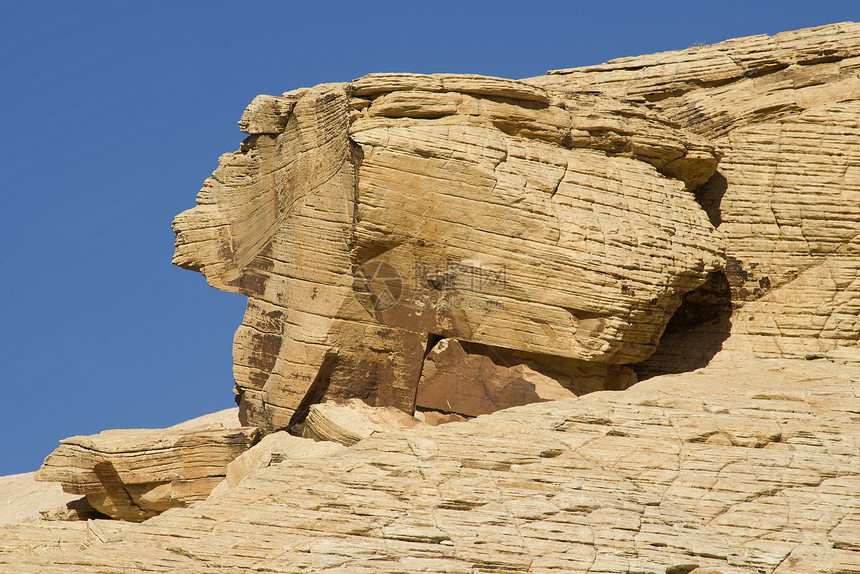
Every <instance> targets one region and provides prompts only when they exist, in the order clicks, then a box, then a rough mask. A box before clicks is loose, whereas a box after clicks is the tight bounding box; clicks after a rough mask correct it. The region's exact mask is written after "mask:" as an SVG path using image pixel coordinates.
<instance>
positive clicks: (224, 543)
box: [0, 359, 860, 574]
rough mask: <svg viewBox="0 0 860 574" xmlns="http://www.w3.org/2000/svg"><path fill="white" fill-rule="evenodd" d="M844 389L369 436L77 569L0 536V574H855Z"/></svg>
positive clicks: (759, 370) (635, 400)
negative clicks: (696, 572)
mask: <svg viewBox="0 0 860 574" xmlns="http://www.w3.org/2000/svg"><path fill="white" fill-rule="evenodd" d="M858 387H860V367H858V366H846V365H839V364H834V363H832V362H829V361H825V360H817V361H803V360H793V361H792V360H761V359H759V360H753V361H750V362H747V363H738V362H732V363H728V364H724V365H720V364H715V365H712V366H711V367H709V368H707V369H704V370H702V371H698V372H695V373H686V374H682V375H666V376H661V377H655V378H652V379H649V380H647V381H644V382H641V383H639V384H637V385H635V386H634V387H632V388H630V389H628V390H626V391H621V392H597V393H591V394H589V395H586V396H584V397H579V398H576V399H568V400H563V401H554V402H544V403H535V404H531V405H526V406H523V407H517V408H513V409H508V410H505V411H500V412H496V413H493V414H491V415H485V416H481V417H478V418H476V419H474V420H472V421H469V422H466V423H459V424H451V425H442V426H438V427H431V426H421V427H416V428H414V429H412V430H408V431H399V432H393V433H385V434H379V435H375V436H373V437H371V438H369V439H367V440H364V441H362V442H360V443H358V444H357V445H355V446H353V447H351V448H348V449H346V448H344V449H343V450H342V451H341V453H342V454H336V455H331V456H328V457H312V458H300V459H289V458H287V459H285V460H283V462H280V463H276V464H271V465H269V466H268V467H266V468H264V469H262V470H260V471H258V472H256V473H254V474H252V475H251V476H248V477H247V478H245V479H244V480H243V481H242V482H241V484H239V485H238V486H236V487H234V488H232V489H230V490H228V491H227V492H225V493H224V494H222V495H221V496H218V497H213V498H210V499H208V500H206V501H203V502H199V503H196V504H194V505H193V506H191V507H189V508H177V509H172V510H170V511H168V512H165V513H163V514H162V515H160V516H157V517H155V518H152V519H150V520H148V521H146V522H145V523H143V524H137V525H132V526H130V527H128V528H126V529H125V530H123V531H121V532H117V533H114V534H112V535H111V536H109V537H108V540H107V541H106V542H104V543H101V544H98V543H96V544H93V545H92V546H91V547H90V548H88V549H87V550H85V551H81V552H74V551H66V552H64V551H63V549H62V548H59V549H57V548H55V549H53V550H48V549H46V548H42V549H41V550H40V551H39V552H30V551H28V550H27V549H28V548H32V545H31V546H28V542H27V540H43V539H44V532H40V531H38V530H36V529H35V528H34V527H32V526H31V527H29V529H27V528H23V527H21V526H18V527H4V528H0V540H10V538H11V537H16V538H17V540H18V542H17V546H15V545H11V544H10V545H8V546H6V547H4V546H3V545H2V544H0V572H9V573H14V574H26V573H30V572H33V573H35V572H38V573H40V574H49V573H52V572H58V573H59V572H69V571H74V572H77V573H80V574H86V573H88V572H92V573H95V572H99V573H105V572H123V571H129V570H133V571H135V572H164V571H182V572H198V573H213V574H214V573H216V572H218V573H222V572H256V571H277V572H284V573H287V572H296V573H298V572H315V573H325V572H330V573H334V572H338V573H342V574H370V573H371V572H372V573H386V572H438V573H446V574H451V573H472V572H493V571H496V572H531V573H542V572H592V573H597V572H604V573H613V574H614V573H617V572H643V573H648V574H664V573H665V572H689V571H691V570H693V569H694V568H696V567H698V568H700V570H699V571H700V572H720V573H723V574H741V573H743V574H758V573H760V572H766V573H769V574H803V573H812V572H822V573H823V572H857V571H860V536H858V535H860V528H858V522H857V517H858V516H860V498H858V496H857V492H858V490H860V473H858V467H857V460H858V457H860V451H858V445H860V424H858V423H860V420H858V414H857V413H858V412H860V402H858V396H857V391H856V390H857V388H858ZM297 440H301V439H297ZM52 524H54V523H52ZM78 535H79V539H80V538H83V536H82V533H80V531H78ZM27 536H31V537H32V538H29V539H28V538H27ZM39 536H41V538H39ZM55 536H57V537H58V541H59V540H69V539H70V536H69V535H68V534H66V535H64V536H66V538H64V539H60V538H59V537H60V534H56V535H55ZM31 544H32V543H31ZM65 544H66V545H67V546H66V548H68V547H69V546H70V545H71V544H70V543H69V542H66V543H65Z"/></svg>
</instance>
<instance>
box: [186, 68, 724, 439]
mask: <svg viewBox="0 0 860 574" xmlns="http://www.w3.org/2000/svg"><path fill="white" fill-rule="evenodd" d="M240 125H241V127H242V128H243V129H244V130H245V131H246V132H248V133H249V134H251V135H250V137H249V138H247V139H246V140H245V142H244V143H243V144H242V147H241V149H240V150H239V151H238V152H236V153H233V154H227V155H224V156H222V157H221V158H220V160H219V167H218V169H217V170H216V171H215V173H214V174H213V175H212V177H211V178H209V179H208V180H207V181H206V183H205V185H204V187H203V189H202V190H201V192H200V194H199V195H198V197H197V202H198V206H197V207H195V208H194V209H191V210H189V211H186V212H184V213H182V214H180V215H179V216H178V217H177V218H176V220H175V222H174V229H175V231H176V233H177V239H176V253H175V256H174V263H176V264H177V265H180V266H183V267H186V268H189V269H195V270H199V271H201V272H202V273H203V274H204V275H205V276H206V278H207V280H208V282H209V283H210V284H211V285H213V286H215V287H218V288H219V289H224V290H227V291H234V292H238V293H242V294H245V295H247V296H248V298H249V299H248V308H247V312H246V314H245V319H244V321H243V324H242V326H241V327H240V328H239V330H238V331H237V333H236V338H235V343H234V362H235V368H234V375H235V380H236V392H237V395H238V400H239V404H240V409H241V416H242V421H243V423H245V424H250V425H256V426H259V427H262V428H264V429H266V430H276V429H282V428H288V427H290V426H291V425H294V424H297V423H299V422H301V420H302V419H303V418H304V417H305V416H306V414H307V412H308V407H309V405H311V404H314V403H317V402H320V401H322V400H325V399H333V398H335V399H336V398H361V399H363V400H364V401H366V402H367V403H369V404H370V405H376V406H394V407H397V408H399V409H401V410H403V411H405V412H408V413H412V412H413V411H414V408H415V396H416V389H417V386H418V383H419V378H420V376H421V370H422V365H423V363H424V356H425V354H426V352H427V351H428V349H429V347H431V346H432V344H433V343H434V342H435V341H437V340H438V339H439V338H441V337H447V338H452V339H455V340H462V341H470V342H474V343H480V344H484V345H487V346H490V347H493V348H494V349H495V352H496V353H497V354H498V355H500V356H506V355H507V354H508V353H510V352H511V351H519V352H525V353H528V354H531V355H534V356H547V357H555V358H564V359H568V361H567V364H568V365H570V366H572V367H573V368H572V369H571V370H570V371H569V372H568V373H565V375H566V377H567V379H568V380H571V382H572V388H571V390H573V391H574V392H575V390H576V388H577V387H580V386H583V384H584V382H583V381H577V380H575V379H576V378H577V376H579V375H584V379H587V380H594V379H599V378H600V377H601V376H605V375H606V373H607V372H608V371H612V370H613V368H614V367H616V366H618V365H622V364H626V363H635V362H638V361H641V360H643V359H645V358H647V357H648V356H649V355H650V354H651V353H652V352H653V351H654V349H655V348H656V345H657V342H658V340H659V337H660V335H661V333H662V332H663V329H664V327H665V325H666V323H667V322H668V320H669V318H670V317H671V316H672V314H673V313H674V312H675V310H676V308H677V307H678V305H679V304H680V302H681V298H682V296H683V295H684V293H686V292H688V291H690V290H692V289H694V288H696V287H697V286H699V285H700V284H701V283H702V282H704V281H705V279H706V278H707V277H708V275H709V273H712V272H715V271H717V270H719V269H722V267H723V258H722V242H721V239H720V236H719V234H718V233H716V232H715V230H714V228H713V226H712V225H711V223H710V222H709V221H708V218H707V215H706V214H705V212H704V211H703V210H702V209H701V207H700V206H699V205H698V204H697V203H696V201H695V197H694V195H693V193H692V190H693V189H695V188H697V187H698V186H700V185H701V184H702V183H704V182H705V181H707V180H708V179H709V178H710V177H711V176H712V175H713V173H714V170H715V168H716V165H717V161H718V153H717V152H716V151H715V149H714V147H713V146H712V145H711V144H709V143H708V142H707V141H706V140H705V139H703V138H701V137H699V136H696V135H694V134H692V133H690V132H687V131H684V130H682V129H680V128H678V127H677V125H676V124H674V123H672V122H670V121H668V120H667V119H665V118H664V117H663V116H662V115H660V114H658V113H655V112H653V111H651V110H649V109H648V108H646V107H644V106H640V105H636V104H633V103H628V102H624V101H621V100H620V99H615V98H611V97H605V96H596V95H594V94H590V93H587V92H579V93H572V92H556V91H551V90H545V89H543V88H539V87H534V86H531V85H528V84H525V83H523V82H518V81H514V80H504V79H500V78H488V77H483V76H457V75H432V76H424V75H417V74H375V75H370V76H366V77H364V78H360V79H358V80H355V81H354V82H351V83H342V84H325V85H321V86H317V87H315V88H312V89H306V90H300V91H296V92H289V93H287V94H285V95H284V96H283V97H273V96H261V97H259V98H257V99H255V100H254V102H253V103H252V104H251V105H250V106H249V107H248V109H247V110H246V111H245V114H244V115H243V118H242V121H241V122H240ZM598 388H604V387H603V386H602V385H598ZM514 404H516V403H514ZM500 406H509V405H500Z"/></svg>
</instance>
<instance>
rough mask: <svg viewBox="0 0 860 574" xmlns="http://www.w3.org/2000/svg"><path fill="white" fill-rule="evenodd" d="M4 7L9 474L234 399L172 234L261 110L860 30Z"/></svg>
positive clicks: (652, 15) (2, 253)
mask: <svg viewBox="0 0 860 574" xmlns="http://www.w3.org/2000/svg"><path fill="white" fill-rule="evenodd" d="M248 6H250V4H248ZM0 7H2V11H0V53H2V63H0V72H2V73H0V82H2V84H0V86H2V89H0V126H2V128H0V129H2V132H0V133H2V138H0V162H2V180H0V181H2V203H0V325H2V330H0V383H2V389H3V391H4V392H3V396H2V400H0V433H2V437H0V445H2V446H0V475H5V474H12V473H17V472H26V471H30V470H35V469H37V468H38V467H39V465H40V464H41V463H42V460H43V459H44V458H45V456H47V455H48V454H49V453H50V452H51V451H52V450H53V449H54V448H55V447H56V446H57V441H58V440H59V439H61V438H63V437H66V436H71V435H75V434H92V433H96V432H99V431H101V430H104V429H108V428H123V427H126V428H128V427H163V426H168V425H171V424H174V423H177V422H180V421H182V420H185V419H188V418H192V417H195V416H198V415H201V414H205V413H207V412H212V411H215V410H219V409H223V408H227V407H231V406H233V405H234V403H233V395H232V392H231V389H232V371H231V346H232V338H233V332H234V331H235V329H236V327H237V326H238V325H239V323H240V322H241V318H242V315H243V313H244V306H245V298H244V297H241V296H239V295H233V294H228V293H222V292H219V291H216V290H215V289H213V288H211V287H208V286H207V285H206V282H205V280H204V279H203V276H202V275H199V274H197V273H193V272H190V271H184V270H182V269H179V268H177V267H173V266H171V265H170V259H171V256H172V253H173V233H172V231H171V229H170V223H171V220H172V219H173V216H174V215H176V214H177V213H179V212H180V211H182V210H184V209H187V208H189V207H192V206H193V205H194V197H195V195H196V193H197V191H198V190H199V189H200V187H201V185H202V183H203V180H204V179H205V178H206V177H207V176H208V175H209V174H210V173H211V172H212V171H213V170H214V169H215V167H216V165H217V158H218V156H219V155H220V154H222V153H225V152H229V151H234V150H235V149H237V147H238V145H239V142H240V141H241V140H242V138H243V136H242V134H241V133H240V132H239V129H238V127H237V125H236V122H237V120H238V119H239V117H240V115H241V113H242V110H243V109H244V107H245V106H246V105H247V104H248V103H249V102H250V101H251V99H252V98H253V97H254V96H255V95H257V94H260V93H269V94H280V93H281V92H283V91H286V90H289V89H293V88H297V87H301V86H311V85H314V84H318V83H321V82H333V81H349V80H352V79H354V78H357V77H359V76H362V75H364V74H367V73H370V72H401V71H402V72H423V73H433V72H461V73H479V74H487V75H495V76H504V77H510V78H518V77H527V76H533V75H538V74H541V73H544V72H545V71H546V70H547V69H554V68H565V67H571V66H579V65H588V64H597V63H601V62H604V61H606V60H609V59H611V58H615V57H620V56H633V55H637V54H642V53H649V52H658V51H663V50H672V49H680V48H687V47H689V46H691V45H693V44H695V43H699V42H704V43H713V42H718V41H721V40H725V39H727V38H732V37H738V36H746V35H752V34H762V33H768V34H773V33H776V32H779V31H784V30H791V29H796V28H804V27H808V26H816V25H820V24H829V23H833V22H840V21H845V20H855V21H856V20H858V19H860V4H858V3H857V2H856V0H851V1H845V2H809V1H804V2H792V1H781V2H752V1H745V2H735V1H731V0H723V1H721V2H718V3H701V2H689V1H688V2H641V1H639V2H629V3H628V2H617V1H613V2H609V1H606V2H581V3H580V2H533V3H526V2H504V1H499V0H496V1H494V2H481V3H478V2H475V3H469V2H466V1H458V2H449V1H446V0H443V1H433V2H405V1H403V0H401V1H398V2H367V3H356V2H344V3H342V4H339V3H337V2H297V3H291V2H258V3H256V7H254V8H250V7H247V8H246V7H243V5H241V4H240V3H239V2H235V1H232V2H196V3H195V2H160V1H147V2H119V1H117V2H86V1H81V2H55V3H51V2H10V1H7V0H3V1H2V2H0Z"/></svg>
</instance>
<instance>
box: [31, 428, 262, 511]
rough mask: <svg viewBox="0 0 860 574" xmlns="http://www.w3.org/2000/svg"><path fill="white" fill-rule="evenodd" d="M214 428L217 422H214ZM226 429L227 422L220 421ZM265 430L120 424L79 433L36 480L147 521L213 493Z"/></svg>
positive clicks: (47, 462) (101, 508) (51, 457)
mask: <svg viewBox="0 0 860 574" xmlns="http://www.w3.org/2000/svg"><path fill="white" fill-rule="evenodd" d="M213 426H214V425H213ZM218 426H219V427H220V425H218ZM258 432H259V431H258V429H256V428H249V427H242V428H232V429H224V428H211V427H210V428H209V429H208V430H192V431H186V430H182V429H118V430H107V431H103V432H101V433H99V434H97V435H90V436H73V437H70V438H67V439H63V440H62V441H60V447H59V448H57V449H56V450H55V451H54V452H53V453H51V454H50V455H49V456H48V458H46V459H45V462H44V464H43V465H42V468H40V469H39V471H38V473H37V474H36V480H40V481H45V482H59V483H61V484H62V487H63V490H64V491H65V492H68V493H70V494H76V495H84V496H86V498H87V502H89V504H90V505H91V506H92V507H93V508H95V509H96V510H98V511H99V512H102V513H103V514H106V515H108V516H111V517H114V518H120V519H123V520H129V521H133V522H140V521H142V520H146V519H147V518H151V517H153V516H155V515H157V514H159V513H161V512H163V511H165V510H167V509H168V508H175V507H182V506H188V505H189V504H191V503H192V502H194V501H196V500H202V499H204V498H206V497H207V496H208V495H209V493H210V492H211V491H212V489H213V488H215V486H217V485H218V484H219V483H220V482H221V481H222V480H224V478H225V476H226V468H227V464H228V463H229V462H231V461H232V460H233V459H235V458H236V457H237V456H239V455H240V454H242V453H243V452H245V451H246V450H247V449H248V448H250V446H251V445H252V444H253V443H254V441H255V440H256V438H257V435H258Z"/></svg>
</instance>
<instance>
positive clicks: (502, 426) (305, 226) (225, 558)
mask: <svg viewBox="0 0 860 574" xmlns="http://www.w3.org/2000/svg"><path fill="white" fill-rule="evenodd" d="M858 122H860V25H858V24H852V23H845V24H837V25H832V26H825V27H820V28H813V29H808V30H801V31H797V32H789V33H784V34H778V35H776V36H774V37H769V36H755V37H751V38H741V39H737V40H730V41H727V42H723V43H721V44H716V45H714V46H702V47H693V48H690V49H688V50H681V51H677V52H668V53H663V54H655V55H649V56H641V57H636V58H623V59H619V60H615V61H613V62H609V63H607V64H604V65H601V66H592V67H588V68H578V69H569V70H559V71H555V72H551V73H550V74H548V75H546V76H541V77H536V78H528V79H525V80H520V81H514V80H503V79H498V78H487V77H483V76H455V75H432V76H424V75H415V74H375V75H371V76H366V77H364V78H360V79H358V80H355V81H353V82H351V83H339V84H325V85H322V86H317V87H315V88H310V89H302V90H296V91H293V92H288V93H286V94H284V95H283V96H259V97H258V98H255V100H254V101H253V102H252V103H251V105H250V106H249V107H248V109H247V110H246V111H245V113H244V115H243V116H242V119H241V121H240V126H241V128H242V129H243V131H244V132H246V133H247V134H249V137H248V138H247V139H246V140H245V142H243V144H242V147H241V149H240V150H239V151H238V152H236V153H233V154H227V155H225V156H223V157H222V158H221V160H220V166H219V168H218V169H217V170H216V171H215V173H214V174H213V176H212V177H211V178H210V179H208V180H207V181H206V183H205V185H204V188H203V190H202V191H201V192H200V195H199V196H198V206H197V207H195V208H194V209H192V210H189V211H187V212H184V213H183V214H180V215H179V216H178V217H177V218H176V220H175V222H174V228H175V230H176V232H177V246H176V254H175V257H174V262H175V263H177V264H179V265H181V266H183V267H187V268H191V269H196V270H199V271H201V272H202V273H203V274H204V275H205V276H206V278H207V280H208V281H209V283H210V284H211V285H213V286H215V287H218V288H220V289H225V290H228V291H234V292H238V293H243V294H245V295H247V296H248V298H249V300H248V309H247V312H246V315H245V318H244V321H243V325H242V326H241V327H240V329H239V330H238V332H237V333H236V338H235V343H234V362H235V370H234V372H235V378H236V392H237V395H238V402H239V412H238V413H236V411H231V412H222V413H220V414H216V415H214V416H212V417H204V418H202V419H200V420H196V421H190V422H189V423H187V424H185V425H181V426H179V425H178V426H177V427H174V428H173V429H168V430H165V431H158V432H155V431H152V432H153V434H151V435H147V437H145V438H146V439H147V440H149V438H152V441H150V442H146V440H143V439H142V438H141V437H140V436H135V437H130V435H129V437H125V435H123V434H122V433H123V432H128V431H109V432H108V433H107V434H105V433H103V434H105V436H104V437H103V438H101V439H100V438H99V436H101V435H98V436H96V437H73V438H72V439H67V441H64V444H63V446H61V448H60V449H58V450H57V452H55V454H53V455H51V457H49V458H48V461H46V465H45V467H44V468H43V470H42V471H41V473H44V474H45V475H46V476H47V475H48V474H51V473H53V478H55V479H61V480H63V481H64V482H65V483H66V485H67V489H68V490H71V491H73V492H77V493H79V494H86V495H87V498H88V499H89V498H92V499H93V502H94V505H96V506H97V507H99V508H102V509H104V510H105V511H110V512H113V513H114V515H116V516H121V517H126V518H129V517H130V518H133V519H141V518H146V517H147V516H151V515H152V514H154V513H155V512H156V511H159V510H164V509H165V508H167V507H168V506H174V507H173V508H169V509H167V510H166V511H164V512H163V513H162V514H161V515H159V516H155V517H152V518H149V519H148V520H146V521H145V522H144V523H142V524H129V523H123V522H120V521H104V520H91V521H88V522H86V523H84V522H81V521H76V522H70V521H53V522H48V521H40V520H33V518H34V516H35V514H34V513H33V512H31V510H32V509H24V510H26V512H23V511H21V508H18V507H15V509H14V510H15V512H19V511H21V512H20V513H19V514H15V516H16V518H13V519H12V520H10V521H7V522H14V523H7V524H5V525H4V524H0V572H9V573H14V574H26V573H30V572H32V573H36V572H38V573H40V574H41V573H47V574H50V573H53V572H57V573H59V572H67V571H70V570H71V571H74V572H80V573H82V574H86V573H88V572H92V573H96V572H98V573H105V572H117V573H119V572H128V571H135V572H165V571H180V572H195V573H198V572H200V573H210V572H211V573H213V574H214V573H216V572H217V573H219V574H220V573H224V572H230V573H233V572H237V573H238V572H259V571H277V572H297V573H298V572H314V573H317V572H320V573H326V572H328V573H331V574H334V573H335V572H336V573H338V574H370V573H371V572H372V573H385V572H392V573H393V572H438V573H443V572H444V573H470V574H473V573H477V572H530V573H542V572H589V573H606V574H609V573H617V572H641V573H647V574H664V573H667V574H684V573H688V572H694V573H697V574H718V573H721V574H762V573H765V574H798V573H800V574H804V573H825V572H826V573H831V574H832V573H837V572H838V573H852V572H860V497H858V495H857V493H858V491H860V466H858V461H860V415H858V413H860V395H858V389H860V346H858V345H860V243H858V241H860V170H858V166H860V123H858ZM655 351H656V352H655ZM698 367H704V368H702V369H698V370H694V369H696V368H698ZM634 371H635V373H634ZM669 372H678V373H679V374H674V375H667V374H665V373H669ZM637 375H638V377H639V379H640V382H638V383H636V380H637ZM634 383H635V384H634ZM609 389H612V390H609ZM562 397H567V398H562ZM558 399H561V400H558ZM524 403H529V404H524ZM511 405H522V406H516V407H514V408H507V409H505V407H509V406H511ZM416 409H417V410H416ZM499 409H503V410H499ZM493 411H496V412H493ZM413 412H414V414H415V418H413V417H411V416H410V414H412V413H413ZM237 416H238V418H239V419H241V422H239V421H237V420H236V418H237ZM466 417H476V418H472V419H470V420H465V419H466ZM421 421H425V422H427V423H429V424H421ZM450 421H458V422H456V423H455V424H444V425H439V426H433V425H435V424H436V423H440V422H450ZM212 423H215V426H214V427H213V426H210V425H212ZM249 423H250V424H252V425H256V426H259V427H260V429H261V430H262V431H263V433H269V434H268V435H267V436H266V437H265V438H263V439H262V440H261V441H260V442H259V443H258V444H257V445H256V446H254V447H252V448H250V449H248V446H250V443H251V442H252V441H253V440H254V437H255V436H256V433H257V429H256V428H240V427H239V425H241V424H249ZM284 428H289V429H290V430H291V432H293V433H299V432H304V433H305V434H306V435H307V436H310V437H314V438H316V439H325V440H327V441H336V442H314V441H311V440H309V439H307V438H300V437H297V436H292V435H290V434H288V433H286V432H277V431H278V429H284ZM135 432H137V431H135ZM117 433H118V434H117ZM204 436H205V437H206V438H205V440H203V439H201V437H204ZM120 437H125V438H129V439H130V440H128V441H126V440H124V439H123V440H119V438H120ZM157 437H161V439H159V440H164V437H170V438H169V439H168V440H166V441H165V443H164V444H162V445H160V446H158V448H156V444H155V442H153V441H155V439H156V438H157ZM182 437H185V438H182ZM188 437H196V438H193V439H189V438H188ZM214 437H218V438H214ZM132 438H133V440H132ZM183 441H184V442H183ZM189 441H190V442H189ZM338 442H339V443H343V444H338ZM213 443H215V444H217V445H220V446H218V448H220V449H221V450H219V451H218V452H219V453H221V454H218V455H217V456H216V455H214V454H213V451H212V449H213ZM344 444H348V445H351V446H349V447H347V446H344ZM198 447H199V448H198ZM222 447H223V448H222ZM198 455H199V456H198ZM215 459H217V460H218V461H219V462H218V463H217V464H214V463H213V462H212V461H213V460H215ZM231 461H232V462H231ZM153 465H154V466H153ZM225 467H226V468H225ZM106 468H107V469H112V472H111V473H110V475H109V476H108V473H106V472H105V469H106ZM28 480H29V479H28ZM120 480H121V481H122V483H120V482H119V481H120ZM13 482H14V481H13ZM192 483H193V484H198V483H199V484H205V488H202V487H201V488H200V489H199V490H196V491H195V493H194V494H193V495H188V496H186V497H185V498H181V497H179V496H178V495H177V494H176V491H177V490H179V489H180V487H182V488H185V487H186V486H187V485H189V484H192ZM216 483H218V486H217V487H216V489H215V490H214V491H213V492H212V493H211V495H209V496H208V498H207V497H206V493H208V492H209V490H211V489H212V487H213V486H214V485H215V484H216ZM2 484H3V482H2V479H0V489H2ZM10 484H11V482H10ZM27 484H29V482H28V483H27ZM119 487H121V488H119ZM164 491H167V492H166V493H165V492H164ZM112 493H113V494H112ZM123 493H124V494H123ZM156 494H158V495H159V496H160V497H161V498H159V499H158V501H157V503H156V506H157V508H156V507H150V506H147V504H149V503H150V502H152V500H151V499H153V498H155V495H156ZM180 498H181V500H180ZM204 498H205V500H203V499H204ZM194 500H196V502H193V504H190V506H187V505H188V504H189V503H190V502H192V501H194ZM117 501H119V502H117ZM176 501H180V502H181V503H179V504H173V503H172V502H176ZM167 502H170V504H168V503H167ZM132 507H134V508H136V509H137V510H134V508H132ZM10 508H12V507H11V506H10ZM118 509H119V510H118ZM129 513H132V514H134V513H136V514H134V516H131V515H130V514H129ZM11 514H12V513H11V511H10V516H11ZM0 518H2V517H0ZM0 522H2V521H0Z"/></svg>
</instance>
